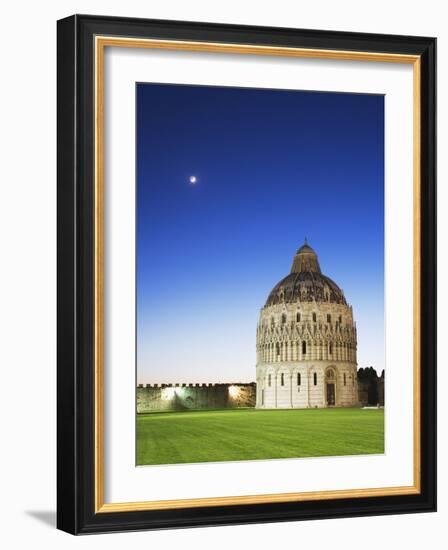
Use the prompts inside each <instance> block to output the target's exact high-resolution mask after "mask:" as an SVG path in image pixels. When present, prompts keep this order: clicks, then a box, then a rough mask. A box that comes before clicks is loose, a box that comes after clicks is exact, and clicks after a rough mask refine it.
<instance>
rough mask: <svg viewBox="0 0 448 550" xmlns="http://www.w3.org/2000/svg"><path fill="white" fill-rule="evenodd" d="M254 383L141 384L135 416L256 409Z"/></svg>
mask: <svg viewBox="0 0 448 550" xmlns="http://www.w3.org/2000/svg"><path fill="white" fill-rule="evenodd" d="M255 399H256V387H255V383H254V382H251V383H234V384H146V385H143V384H140V385H139V386H138V387H137V412H138V413H145V412H151V411H163V410H167V411H168V410H175V411H176V410H177V411H182V410H188V409H227V408H231V409H232V408H243V407H255Z"/></svg>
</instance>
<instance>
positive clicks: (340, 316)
mask: <svg viewBox="0 0 448 550" xmlns="http://www.w3.org/2000/svg"><path fill="white" fill-rule="evenodd" d="M339 323H342V315H339Z"/></svg>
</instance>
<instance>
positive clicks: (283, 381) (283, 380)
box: [280, 372, 285, 386]
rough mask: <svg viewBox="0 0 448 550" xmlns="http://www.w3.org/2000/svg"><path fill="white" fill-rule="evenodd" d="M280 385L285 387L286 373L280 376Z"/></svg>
mask: <svg viewBox="0 0 448 550" xmlns="http://www.w3.org/2000/svg"><path fill="white" fill-rule="evenodd" d="M280 385H281V386H284V385H285V373H284V372H282V373H281V375H280Z"/></svg>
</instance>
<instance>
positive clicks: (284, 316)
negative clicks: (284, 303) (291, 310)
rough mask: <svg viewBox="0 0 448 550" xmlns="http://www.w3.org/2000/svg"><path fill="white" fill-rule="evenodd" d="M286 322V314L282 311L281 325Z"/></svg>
mask: <svg viewBox="0 0 448 550" xmlns="http://www.w3.org/2000/svg"><path fill="white" fill-rule="evenodd" d="M285 323H286V314H285V313H283V315H282V325H284V324H285Z"/></svg>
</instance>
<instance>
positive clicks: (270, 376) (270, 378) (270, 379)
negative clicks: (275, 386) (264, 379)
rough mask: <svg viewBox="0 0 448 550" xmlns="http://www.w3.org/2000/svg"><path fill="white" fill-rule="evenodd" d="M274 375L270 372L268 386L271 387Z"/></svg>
mask: <svg viewBox="0 0 448 550" xmlns="http://www.w3.org/2000/svg"><path fill="white" fill-rule="evenodd" d="M271 381H272V375H271V374H268V386H269V387H271Z"/></svg>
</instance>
